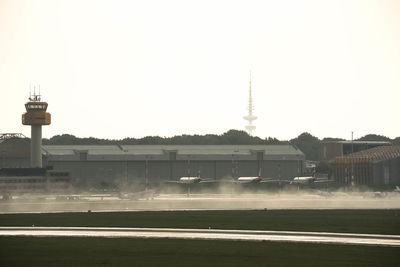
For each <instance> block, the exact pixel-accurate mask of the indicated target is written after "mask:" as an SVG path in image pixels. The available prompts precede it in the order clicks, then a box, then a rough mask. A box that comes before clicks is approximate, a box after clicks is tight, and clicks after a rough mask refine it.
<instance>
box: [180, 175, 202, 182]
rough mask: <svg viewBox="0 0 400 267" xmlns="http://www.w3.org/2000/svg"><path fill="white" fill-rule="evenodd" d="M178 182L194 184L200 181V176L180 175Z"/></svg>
mask: <svg viewBox="0 0 400 267" xmlns="http://www.w3.org/2000/svg"><path fill="white" fill-rule="evenodd" d="M179 182H180V183H183V184H196V183H200V182H201V178H200V177H181V178H179Z"/></svg>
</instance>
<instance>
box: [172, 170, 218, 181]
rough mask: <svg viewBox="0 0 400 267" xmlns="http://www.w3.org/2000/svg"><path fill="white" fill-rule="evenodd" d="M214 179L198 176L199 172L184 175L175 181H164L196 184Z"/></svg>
mask: <svg viewBox="0 0 400 267" xmlns="http://www.w3.org/2000/svg"><path fill="white" fill-rule="evenodd" d="M216 182H217V181H216V180H215V179H211V178H210V179H208V178H207V179H204V178H201V177H200V172H199V175H198V176H184V177H181V178H179V180H177V181H166V183H170V184H198V183H216Z"/></svg>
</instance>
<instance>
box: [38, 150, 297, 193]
mask: <svg viewBox="0 0 400 267" xmlns="http://www.w3.org/2000/svg"><path fill="white" fill-rule="evenodd" d="M45 149H46V151H48V152H49V153H48V154H47V155H46V157H45V158H46V161H45V162H47V164H48V165H52V166H53V167H54V169H55V170H63V171H69V172H70V176H71V178H72V181H73V183H74V184H75V185H76V186H78V187H81V188H86V189H90V188H92V187H97V188H98V187H104V188H107V187H111V188H112V187H118V186H123V185H126V184H128V185H144V184H145V183H146V177H147V178H148V183H150V184H158V183H162V182H164V181H168V180H178V179H179V178H180V177H182V176H197V175H198V174H199V173H200V176H201V177H202V178H210V179H231V178H232V177H234V178H236V177H239V176H257V175H258V172H259V169H261V174H262V177H265V178H267V177H268V178H274V179H281V180H290V179H293V178H294V177H296V176H299V175H301V174H302V172H303V169H304V167H303V166H304V161H305V156H304V154H303V153H302V152H301V151H300V150H298V149H297V148H296V147H293V146H291V145H254V146H245V145H243V146H204V145H203V146H152V145H148V146H45Z"/></svg>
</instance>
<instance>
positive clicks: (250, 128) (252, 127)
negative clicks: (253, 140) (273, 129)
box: [243, 71, 257, 135]
mask: <svg viewBox="0 0 400 267" xmlns="http://www.w3.org/2000/svg"><path fill="white" fill-rule="evenodd" d="M247 110H248V115H247V116H244V117H243V119H245V120H246V121H248V122H249V124H248V125H246V127H245V128H246V130H247V132H248V133H249V135H253V130H255V129H256V126H255V125H253V121H254V120H256V119H257V117H256V116H254V115H253V110H254V106H253V97H252V95H251V71H250V78H249V105H248V107H247Z"/></svg>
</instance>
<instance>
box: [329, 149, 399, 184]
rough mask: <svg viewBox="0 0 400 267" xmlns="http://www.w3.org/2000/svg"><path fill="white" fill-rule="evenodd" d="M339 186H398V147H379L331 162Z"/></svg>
mask: <svg viewBox="0 0 400 267" xmlns="http://www.w3.org/2000/svg"><path fill="white" fill-rule="evenodd" d="M332 171H333V176H334V177H333V178H334V179H335V180H336V182H337V183H339V184H345V185H350V184H355V185H400V146H379V147H375V148H371V149H367V150H363V151H360V152H357V153H352V154H349V155H346V156H341V157H336V158H335V159H334V160H333V161H332Z"/></svg>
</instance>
